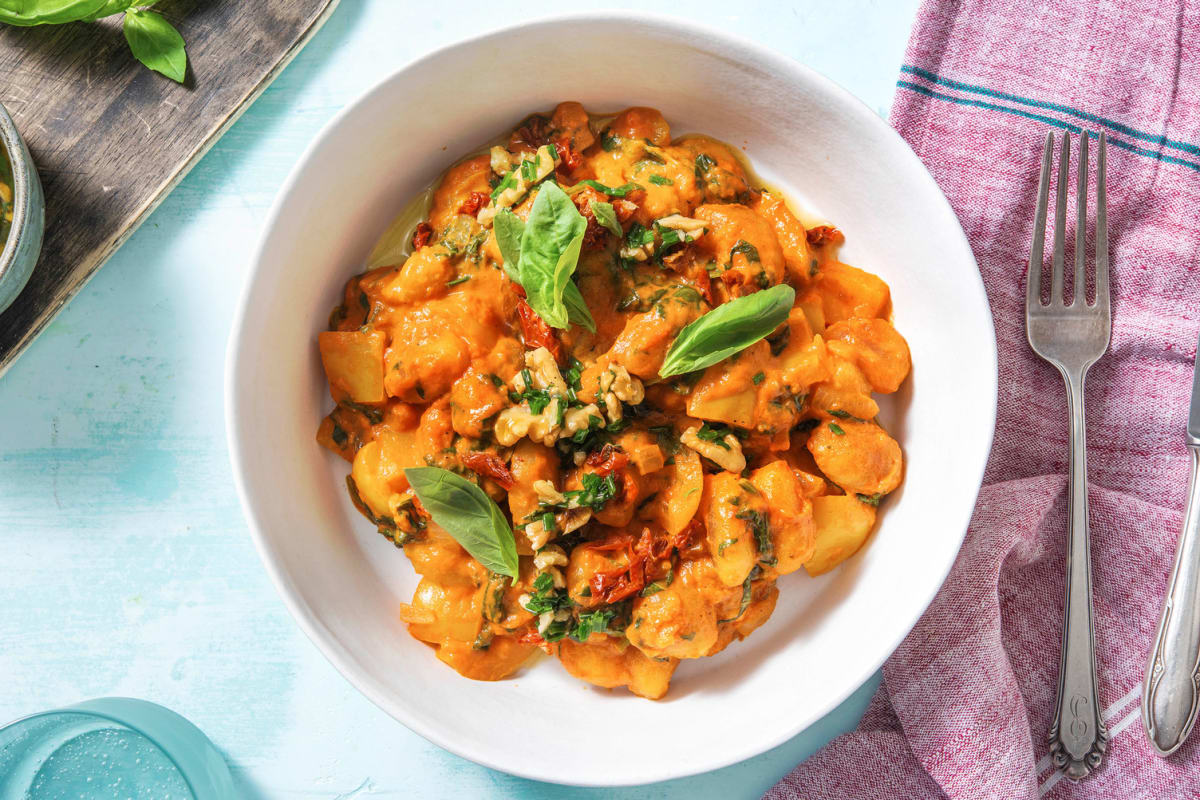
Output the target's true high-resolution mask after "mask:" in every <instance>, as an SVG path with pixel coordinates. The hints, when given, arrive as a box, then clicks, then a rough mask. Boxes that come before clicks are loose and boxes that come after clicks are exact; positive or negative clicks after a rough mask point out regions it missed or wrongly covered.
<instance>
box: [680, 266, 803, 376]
mask: <svg viewBox="0 0 1200 800" xmlns="http://www.w3.org/2000/svg"><path fill="white" fill-rule="evenodd" d="M795 299H796V290H795V289H793V288H792V287H790V286H788V285H786V284H780V285H778V286H772V287H771V288H770V289H764V290H763V291H761V292H755V293H754V294H748V295H746V296H745V297H739V298H737V299H736V300H730V301H729V302H728V303H723V304H721V305H719V306H717V307H716V308H714V309H713V310H712V311H709V312H708V313H707V314H705V315H704V316H702V317H700V318H699V319H697V320H696V321H695V322H692V323H691V324H689V325H687V326H686V327H685V328H684V329H683V330H682V331H680V332H679V335H678V336H676V337H675V341H674V342H672V343H671V349H670V350H668V351H667V357H666V359H664V361H663V365H662V367H661V368H660V369H659V370H658V374H659V375H660V376H661V377H663V378H668V377H670V376H672V375H682V374H683V373H685V372H694V371H696V370H700V369H704V368H705V367H710V366H712V365H713V364H716V363H717V362H719V361H724V360H725V359H727V358H729V357H730V356H731V355H733V354H734V353H738V352H740V351H742V350H744V349H746V348H747V347H749V346H750V345H752V344H754V343H755V342H757V341H758V340H759V339H762V338H763V337H765V336H767V335H768V334H770V333H771V332H772V331H773V330H775V329H776V328H778V327H779V326H780V325H781V324H783V322H784V321H785V320H786V319H787V317H788V312H789V311H791V310H792V303H793V302H794V301H795Z"/></svg>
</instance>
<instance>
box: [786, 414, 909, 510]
mask: <svg viewBox="0 0 1200 800" xmlns="http://www.w3.org/2000/svg"><path fill="white" fill-rule="evenodd" d="M808 449H809V452H811V453H812V455H813V458H814V459H815V460H816V462H817V466H818V467H820V468H821V472H823V473H825V475H826V476H828V478H829V480H831V481H833V482H834V483H836V484H837V485H838V486H840V487H842V489H844V490H845V491H846V492H847V493H848V494H861V495H864V496H865V497H868V498H874V499H875V501H876V502H878V497H877V496H878V495H884V494H887V493H888V492H890V491H892V490H893V489H895V488H896V487H897V486H899V485H900V476H901V473H902V472H903V468H904V465H903V458H902V456H901V454H900V445H899V444H897V442H896V440H895V439H893V438H892V437H891V436H888V434H887V432H886V431H885V430H884V429H883V428H881V427H879V426H878V425H876V424H875V423H873V422H862V421H860V420H854V419H835V420H830V421H829V422H826V423H823V424H821V425H818V426H817V427H816V429H815V430H814V431H813V432H812V435H811V436H810V437H809V438H808Z"/></svg>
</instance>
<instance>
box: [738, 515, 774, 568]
mask: <svg viewBox="0 0 1200 800" xmlns="http://www.w3.org/2000/svg"><path fill="white" fill-rule="evenodd" d="M736 516H737V518H738V519H740V520H743V521H744V522H745V523H746V524H747V525H748V526H749V527H750V530H751V532H752V533H753V534H754V543H755V545H756V546H757V547H758V560H759V563H761V564H766V565H767V566H768V567H771V566H774V565H775V564H778V563H779V559H777V558H775V545H773V544H772V543H771V532H770V529H769V528H768V527H767V517H766V515H765V514H763V513H762V512H761V511H755V510H754V509H751V508H748V509H746V510H745V511H739V512H738V513H737V514H736Z"/></svg>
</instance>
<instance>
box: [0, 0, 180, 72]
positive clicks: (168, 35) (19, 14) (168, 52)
mask: <svg viewBox="0 0 1200 800" xmlns="http://www.w3.org/2000/svg"><path fill="white" fill-rule="evenodd" d="M153 4H154V0H16V1H15V2H4V3H0V23H4V24H7V25H15V26H18V27H29V26H32V25H58V24H61V23H64V22H94V21H95V20H98V19H102V18H104V17H110V16H113V15H115V14H121V13H124V14H125V19H124V24H123V25H122V29H123V32H124V34H125V41H126V42H127V43H128V44H129V49H130V51H132V53H133V56H134V58H136V59H137V60H138V61H140V62H142V63H143V64H145V65H146V66H147V67H149V68H150V69H152V70H154V71H155V72H158V73H160V74H162V75H165V76H167V77H168V78H170V79H171V80H173V81H175V82H176V83H183V79H184V78H185V77H186V75H187V49H186V47H185V45H184V41H183V37H182V36H180V35H179V31H177V30H176V29H175V27H174V26H173V25H172V24H171V23H169V22H167V20H166V18H164V17H163V16H162V14H158V13H155V12H153V11H150V10H148V9H147V8H146V6H150V5H153Z"/></svg>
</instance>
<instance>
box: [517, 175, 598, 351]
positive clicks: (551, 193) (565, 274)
mask: <svg viewBox="0 0 1200 800" xmlns="http://www.w3.org/2000/svg"><path fill="white" fill-rule="evenodd" d="M586 230H587V220H585V219H584V218H583V215H582V214H580V213H579V210H578V209H577V208H575V204H574V203H573V202H571V198H570V197H568V196H567V193H566V192H564V191H563V190H562V189H561V188H559V186H558V184H555V183H545V184H543V185H542V187H541V188H540V189H539V190H538V193H537V197H535V198H534V200H533V207H532V208H531V209H530V211H529V219H528V220H527V221H526V223H525V233H524V235H523V236H522V237H521V262H520V263H521V267H520V269H521V285H522V286H523V287H524V288H525V299H526V301H527V302H528V303H529V305H530V307H531V308H533V310H534V311H536V312H537V314H538V316H540V317H541V318H542V319H543V320H545V321H546V324H547V325H550V326H552V327H555V328H566V327H567V325H568V324H569V317H568V314H567V307H566V305H565V304H564V303H563V294H564V292H565V291H566V289H567V284H568V283H570V281H571V274H572V273H573V272H575V267H576V266H577V265H578V263H579V250H580V247H582V245H583V234H584V232H585V231H586Z"/></svg>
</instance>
